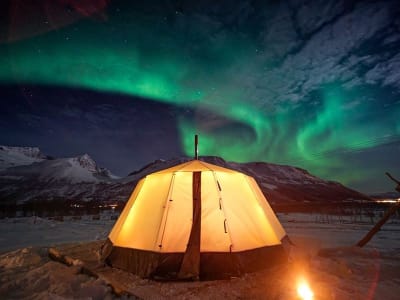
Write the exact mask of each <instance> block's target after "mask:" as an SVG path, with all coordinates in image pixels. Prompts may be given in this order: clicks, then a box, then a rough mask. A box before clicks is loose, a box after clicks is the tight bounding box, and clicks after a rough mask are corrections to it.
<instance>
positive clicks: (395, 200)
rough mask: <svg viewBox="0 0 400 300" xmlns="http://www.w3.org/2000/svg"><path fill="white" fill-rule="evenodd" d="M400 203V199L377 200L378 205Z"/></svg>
mask: <svg viewBox="0 0 400 300" xmlns="http://www.w3.org/2000/svg"><path fill="white" fill-rule="evenodd" d="M398 202H400V198H399V199H382V200H376V203H398Z"/></svg>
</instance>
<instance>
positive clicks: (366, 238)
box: [356, 172, 400, 247]
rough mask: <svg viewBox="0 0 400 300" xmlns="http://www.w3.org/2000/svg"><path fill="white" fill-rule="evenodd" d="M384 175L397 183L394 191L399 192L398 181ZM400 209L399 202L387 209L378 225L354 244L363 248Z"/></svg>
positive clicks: (399, 183)
mask: <svg viewBox="0 0 400 300" xmlns="http://www.w3.org/2000/svg"><path fill="white" fill-rule="evenodd" d="M386 175H387V176H388V177H389V178H390V179H391V180H393V181H394V182H395V183H397V186H396V191H398V192H400V181H398V180H397V179H395V178H394V177H393V176H392V175H390V174H389V173H388V172H386ZM399 208H400V202H396V203H395V204H394V205H393V206H392V207H391V208H389V209H388V210H387V211H386V213H385V214H384V216H383V217H382V218H381V219H380V220H379V222H378V223H376V224H375V226H374V227H373V228H372V229H371V230H370V231H369V232H368V233H367V234H366V235H365V236H364V237H363V238H362V239H361V240H360V241H359V242H358V243H357V244H356V246H358V247H363V246H364V245H366V244H367V243H368V242H369V241H370V240H371V239H372V237H373V236H374V235H375V234H376V233H377V232H378V231H379V230H380V229H381V227H382V226H383V225H384V224H385V223H386V221H387V220H389V218H390V217H391V216H392V215H393V214H394V213H395V212H396V211H397V210H398V209H399Z"/></svg>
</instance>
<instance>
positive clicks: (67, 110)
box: [0, 0, 400, 192]
mask: <svg viewBox="0 0 400 300" xmlns="http://www.w3.org/2000/svg"><path fill="white" fill-rule="evenodd" d="M141 2H143V3H141ZM2 5H3V7H0V10H1V11H2V12H3V13H4V12H6V14H5V15H6V16H5V18H3V23H1V31H0V42H1V43H0V100H1V104H0V107H1V111H0V144H5V145H19V146H38V147H40V148H41V149H42V151H43V152H44V153H46V154H49V155H54V156H74V155H79V154H83V153H89V154H90V155H91V156H92V157H93V158H94V159H95V160H96V161H97V162H98V163H99V164H100V165H101V166H104V167H107V168H109V169H110V170H111V171H112V172H114V173H115V174H117V175H121V176H123V175H126V174H128V173H129V172H131V171H133V170H135V169H138V168H140V167H141V166H142V165H144V164H146V163H148V162H150V161H151V160H154V159H157V158H171V157H177V156H181V155H190V156H191V155H192V153H193V149H192V148H193V146H192V144H193V135H194V134H195V133H198V134H199V135H200V155H216V156H221V157H223V158H224V159H226V160H233V161H238V162H246V161H266V162H273V163H280V164H289V165H294V166H298V167H302V168H305V169H307V170H308V171H309V172H311V173H312V174H314V175H317V176H320V177H322V178H324V179H329V180H338V181H340V182H341V183H343V184H345V185H348V186H350V187H353V188H356V189H358V190H360V191H363V192H382V191H391V190H393V184H392V183H391V182H390V181H389V180H388V179H387V178H386V177H385V175H384V172H385V171H389V172H391V173H392V174H393V175H395V176H398V177H400V51H399V50H400V5H399V3H398V1H344V0H343V1H295V0H292V1H233V0H232V1H166V0H165V1H129V0H125V1H120V0H114V1H112V0H110V1H107V0H97V1H94V0H85V1H78V0H48V1H45V0H43V1H33V0H31V1H23V0H19V1H17V0H15V1H6V2H4V3H3V4H2Z"/></svg>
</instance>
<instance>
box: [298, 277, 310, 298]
mask: <svg viewBox="0 0 400 300" xmlns="http://www.w3.org/2000/svg"><path fill="white" fill-rule="evenodd" d="M297 294H298V295H299V298H300V299H302V300H312V299H313V298H314V293H313V291H312V290H311V288H310V286H309V285H308V283H307V282H306V281H305V280H304V279H302V280H301V281H299V283H298V284H297Z"/></svg>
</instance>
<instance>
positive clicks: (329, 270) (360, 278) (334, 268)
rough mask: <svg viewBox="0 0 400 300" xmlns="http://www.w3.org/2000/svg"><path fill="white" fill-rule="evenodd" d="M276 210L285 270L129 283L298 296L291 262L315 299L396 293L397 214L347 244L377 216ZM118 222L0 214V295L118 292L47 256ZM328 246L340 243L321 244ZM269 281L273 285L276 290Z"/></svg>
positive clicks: (205, 292)
mask: <svg viewBox="0 0 400 300" xmlns="http://www.w3.org/2000/svg"><path fill="white" fill-rule="evenodd" d="M278 217H279V219H280V220H281V222H282V225H283V226H284V228H285V229H286V231H287V233H288V235H289V237H290V239H291V241H292V242H293V243H294V246H293V249H292V254H291V262H290V265H289V267H287V268H286V269H284V270H283V269H279V270H272V271H266V272H264V273H260V274H254V275H253V274H249V275H246V276H244V277H243V278H240V279H238V278H236V279H232V280H230V281H226V280H225V281H214V282H201V283H185V284H182V283H155V282H152V281H150V280H137V279H132V285H133V287H134V288H135V287H136V288H137V287H138V286H139V287H140V288H142V289H146V288H148V292H149V291H152V292H153V293H154V291H157V293H158V294H157V295H161V296H160V297H161V298H168V299H219V298H221V297H222V298H227V299H254V298H256V299H257V298H259V299H271V297H272V296H266V295H275V296H274V297H273V298H272V299H295V298H293V297H295V296H294V294H293V293H294V291H295V289H294V288H288V284H289V283H288V282H289V281H291V280H292V277H293V272H292V271H290V272H289V271H288V269H296V268H299V267H298V266H302V267H301V268H302V269H303V270H304V273H305V274H307V277H308V280H309V281H310V284H311V286H312V288H313V289H314V292H315V294H316V297H315V299H352V300H354V299H385V300H386V299H389V300H391V299H393V300H394V299H398V295H399V294H400V220H399V219H398V218H394V219H392V220H389V221H388V223H387V224H385V225H384V227H383V228H382V230H381V231H380V232H378V233H377V234H376V236H375V237H374V238H373V239H372V240H371V241H370V242H369V243H368V244H367V246H365V247H364V248H362V249H359V248H355V247H353V248H351V247H349V246H352V245H354V244H355V243H356V242H357V241H358V240H360V239H361V238H362V237H363V236H364V235H365V234H366V233H367V232H368V230H369V229H371V228H372V226H373V223H372V222H371V221H374V220H371V219H369V218H366V217H364V219H359V220H358V221H357V220H355V219H354V218H353V217H349V216H341V217H339V216H327V215H316V214H301V213H296V214H279V215H278ZM114 222H115V220H112V219H111V217H110V216H109V215H103V216H101V217H100V219H97V218H93V216H84V217H82V219H77V218H72V217H64V220H63V221H56V220H48V219H41V218H35V217H29V218H13V219H3V220H0V253H2V254H0V295H6V296H7V297H6V298H26V299H31V298H32V299H33V298H34V299H71V298H77V299H113V298H115V297H116V296H115V295H114V294H113V293H112V292H111V289H110V287H108V286H107V284H106V283H105V282H103V281H102V280H100V279H95V278H92V277H89V276H87V275H84V274H81V273H80V272H79V267H78V266H72V267H67V266H64V265H62V264H60V263H57V262H54V261H51V260H49V258H48V256H47V247H49V246H53V245H59V244H65V243H80V242H87V241H95V240H103V239H105V238H106V237H107V234H108V232H109V231H110V230H111V228H112V226H113V224H114ZM326 248H336V249H333V250H332V249H331V250H322V251H321V249H326ZM274 272H276V273H277V274H276V275H277V276H273V277H271V278H272V279H270V280H272V281H271V282H268V283H267V281H266V279H265V276H268V277H270V276H272V274H274ZM132 278H133V277H132ZM135 280H136V281H135ZM272 283H273V286H275V287H276V288H275V289H274V290H273V291H272V290H271V284H272ZM290 284H291V283H290ZM277 287H280V288H277ZM271 293H272V294H271ZM149 295H152V294H149ZM153 295H154V294H153ZM263 295H264V297H263ZM0 298H1V297H0ZM144 298H146V297H144ZM149 298H152V297H149Z"/></svg>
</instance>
